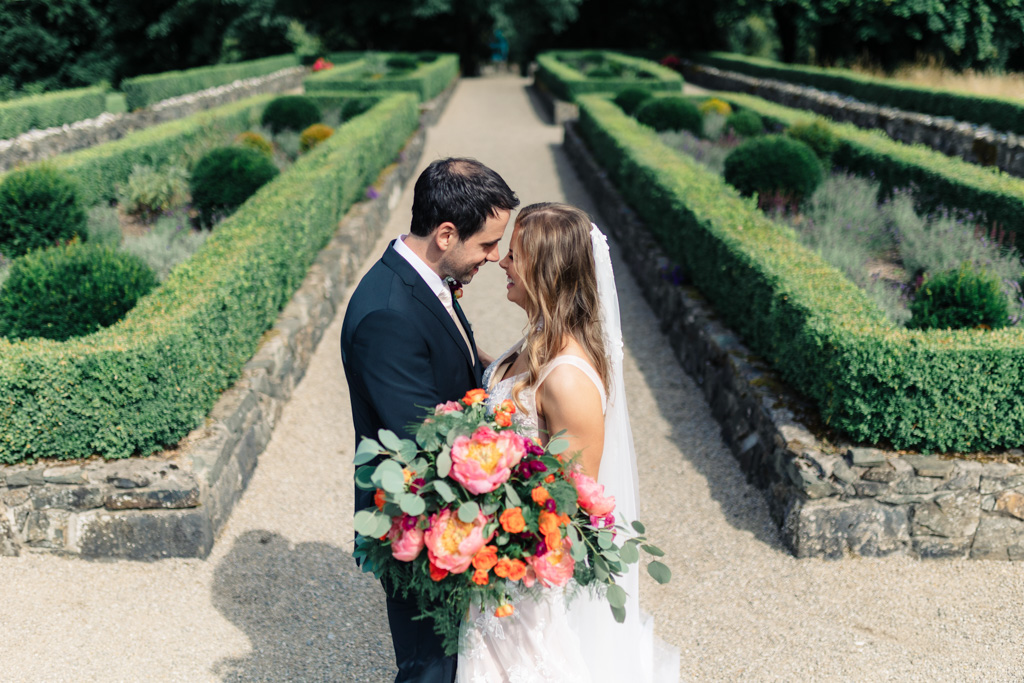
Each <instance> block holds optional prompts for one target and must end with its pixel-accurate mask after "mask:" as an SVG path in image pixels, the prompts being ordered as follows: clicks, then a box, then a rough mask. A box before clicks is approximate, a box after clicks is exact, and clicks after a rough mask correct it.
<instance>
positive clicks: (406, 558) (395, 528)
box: [388, 515, 423, 562]
mask: <svg viewBox="0 0 1024 683" xmlns="http://www.w3.org/2000/svg"><path fill="white" fill-rule="evenodd" d="M406 520H408V522H411V523H408V522H406ZM417 521H418V519H417V518H416V517H409V516H408V515H403V516H401V517H395V518H394V519H393V520H391V531H389V532H388V538H389V539H390V540H391V554H392V555H393V556H394V558H395V559H396V560H401V561H402V562H412V561H413V560H415V559H416V558H417V557H419V554H420V552H421V551H422V550H423V529H420V528H419V526H418V525H417V524H416V522H417Z"/></svg>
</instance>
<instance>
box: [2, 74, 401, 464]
mask: <svg viewBox="0 0 1024 683" xmlns="http://www.w3.org/2000/svg"><path fill="white" fill-rule="evenodd" d="M418 123H419V109H418V106H417V101H416V98H415V97H414V96H412V95H408V94H395V95H392V96H390V97H387V98H386V99H384V100H382V101H381V102H380V104H379V105H377V106H376V107H374V108H373V109H372V110H371V111H368V112H367V113H366V114H364V115H363V116H360V117H358V118H356V119H353V120H352V121H349V122H347V123H346V124H345V125H343V126H342V127H340V128H339V129H338V130H336V131H335V133H334V135H332V136H331V138H330V139H329V140H327V141H326V142H324V143H323V144H322V145H319V146H318V147H317V148H316V149H314V150H313V151H312V152H310V153H309V154H306V155H304V156H303V157H301V158H300V159H299V160H298V161H297V162H296V163H295V164H294V165H293V166H292V167H291V168H289V169H288V171H287V172H285V173H282V174H281V175H280V176H279V177H278V178H276V179H275V180H274V181H272V182H271V183H269V184H268V185H267V186H266V187H265V188H263V190H261V191H260V192H259V194H258V195H257V196H256V197H253V198H252V200H251V201H249V202H246V204H245V205H243V207H242V208H241V209H240V210H239V211H238V212H236V213H235V214H234V215H233V216H231V217H230V218H228V219H227V220H225V221H224V222H223V223H221V224H220V225H219V226H218V229H217V230H216V231H214V232H213V233H211V234H210V235H209V237H208V238H207V240H206V243H205V244H204V245H203V247H202V248H201V249H200V250H199V251H198V252H197V253H196V254H195V255H194V256H193V257H192V258H190V259H189V260H188V261H186V262H185V263H182V264H180V265H178V266H177V267H176V268H174V269H173V270H172V271H171V273H170V275H169V277H168V278H167V280H166V281H165V282H164V283H163V285H162V286H160V287H158V288H157V289H155V290H153V292H152V293H151V294H150V295H149V296H146V297H143V298H142V299H141V300H140V301H139V302H138V303H137V304H136V306H135V308H133V309H132V310H131V311H130V312H129V313H128V315H127V316H125V319H124V320H122V321H121V322H119V323H117V324H116V325H113V326H111V327H109V328H106V329H103V330H100V331H99V332H97V333H96V334H93V335H90V336H89V337H87V338H84V339H69V340H68V341H66V342H62V343H60V344H54V343H52V342H34V341H21V342H16V343H11V342H9V341H8V340H5V339H0V396H2V397H3V400H0V462H5V463H12V462H19V461H21V460H25V459H38V458H62V459H69V458H83V457H89V456H90V455H93V454H99V455H102V456H104V457H107V458H123V457H127V456H130V455H132V454H133V453H142V454H148V453H151V452H153V451H155V450H159V449H160V448H162V447H163V446H165V445H167V444H173V443H176V442H177V441H179V440H180V439H181V438H182V437H183V436H184V435H186V434H187V433H188V432H189V431H191V430H192V429H194V428H195V427H197V426H198V425H201V424H203V423H204V421H205V420H206V418H207V416H208V414H209V411H210V408H211V407H212V406H213V405H214V403H215V402H216V401H217V399H218V398H219V397H220V395H221V394H222V392H223V391H224V390H225V389H226V388H228V387H229V386H231V384H232V383H233V382H234V381H235V380H236V379H237V378H238V376H239V374H240V372H241V371H242V368H243V366H244V364H245V363H246V362H247V361H248V360H249V359H250V358H251V357H252V354H253V353H254V352H255V351H256V349H257V347H258V346H259V344H260V343H261V340H262V339H263V334H264V332H265V331H266V330H267V329H268V328H269V327H270V326H271V325H273V324H274V321H275V320H276V319H277V317H278V315H279V313H280V311H281V308H282V307H283V306H284V305H285V304H286V303H287V302H288V300H289V299H290V298H291V296H292V294H293V293H294V292H295V290H296V289H297V288H298V287H299V285H300V284H301V283H302V281H303V279H304V278H305V277H306V275H307V272H308V270H309V267H310V265H311V264H312V263H313V261H314V259H315V258H316V255H317V254H318V253H319V252H320V250H321V249H322V248H323V247H324V245H325V244H326V243H327V242H328V241H329V240H330V238H331V236H332V235H334V234H335V232H336V231H337V228H338V222H339V220H341V218H342V216H343V215H344V213H345V212H346V211H347V210H348V209H349V207H351V206H352V204H353V203H354V202H356V201H358V200H359V199H361V198H362V197H363V196H364V194H363V193H364V191H365V189H366V187H367V186H368V185H369V184H370V183H372V182H373V180H374V179H375V178H377V176H378V175H379V173H380V171H381V170H382V169H383V168H384V167H385V166H387V165H388V164H389V163H391V162H392V161H393V160H394V158H395V156H396V155H397V154H398V153H399V151H400V150H401V149H402V147H403V145H404V144H405V143H406V141H407V140H408V138H409V136H410V135H411V134H412V133H413V132H414V131H415V130H416V127H417V125H418ZM229 139H230V138H229ZM69 388H72V389H71V390H69Z"/></svg>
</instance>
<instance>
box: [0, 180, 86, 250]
mask: <svg viewBox="0 0 1024 683" xmlns="http://www.w3.org/2000/svg"><path fill="white" fill-rule="evenodd" d="M85 221H86V215H85V209H84V208H82V205H81V202H80V201H79V199H78V191H77V189H76V188H75V185H74V183H72V182H71V180H70V179H69V178H68V177H67V176H66V175H65V174H64V173H62V172H60V171H58V170H57V169H55V168H53V167H51V166H48V165H46V164H40V165H36V166H29V167H28V168H23V169H18V170H15V171H11V172H10V173H9V174H7V177H6V178H4V179H3V181H2V182H0V254H3V255H4V256H6V257H7V258H14V257H16V256H21V255H22V254H25V253H28V252H29V251H31V250H32V249H40V248H42V247H52V246H54V245H56V244H59V243H61V242H66V241H68V240H70V239H72V238H74V237H75V236H76V235H77V236H81V237H83V238H84V236H85Z"/></svg>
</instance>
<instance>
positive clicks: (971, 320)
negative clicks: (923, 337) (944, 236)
mask: <svg viewBox="0 0 1024 683" xmlns="http://www.w3.org/2000/svg"><path fill="white" fill-rule="evenodd" d="M910 314H911V317H910V322H909V323H907V327H913V328H918V329H922V330H931V329H947V328H953V329H972V328H977V329H990V330H994V329H996V328H999V327H1006V325H1007V324H1008V323H1009V321H1010V311H1009V302H1008V301H1007V298H1006V295H1005V294H1004V293H1003V288H1002V283H1000V282H999V278H998V277H996V276H995V275H993V274H992V273H989V272H987V271H985V270H984V269H976V268H975V267H974V265H973V264H971V263H969V262H968V263H964V264H962V265H961V266H960V267H959V268H956V269H955V270H949V271H946V272H944V273H939V274H937V275H935V276H933V277H927V278H925V281H924V283H923V284H922V285H921V288H920V289H918V290H917V294H916V295H915V296H914V300H913V301H911V302H910Z"/></svg>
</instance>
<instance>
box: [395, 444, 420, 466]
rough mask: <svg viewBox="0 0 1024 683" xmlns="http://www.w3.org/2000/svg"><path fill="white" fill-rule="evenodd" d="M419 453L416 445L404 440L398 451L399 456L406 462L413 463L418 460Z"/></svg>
mask: <svg viewBox="0 0 1024 683" xmlns="http://www.w3.org/2000/svg"><path fill="white" fill-rule="evenodd" d="M417 453H419V449H417V448H416V444H415V443H414V442H412V441H409V440H408V439H403V440H402V445H401V446H400V447H399V449H398V455H399V456H400V457H401V458H402V460H405V461H406V462H412V461H413V460H415V459H416V454H417Z"/></svg>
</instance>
